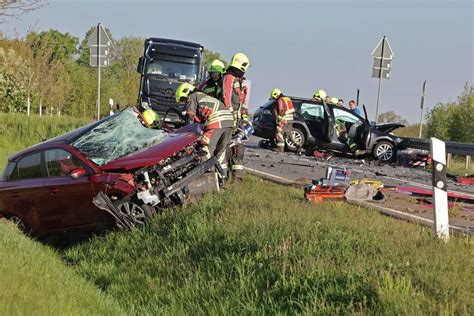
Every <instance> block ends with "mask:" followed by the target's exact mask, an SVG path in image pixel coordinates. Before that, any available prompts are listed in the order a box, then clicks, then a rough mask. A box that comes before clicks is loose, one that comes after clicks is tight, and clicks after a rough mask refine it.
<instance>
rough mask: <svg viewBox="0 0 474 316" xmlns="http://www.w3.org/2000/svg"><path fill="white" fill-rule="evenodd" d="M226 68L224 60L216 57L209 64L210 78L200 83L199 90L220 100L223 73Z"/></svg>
mask: <svg viewBox="0 0 474 316" xmlns="http://www.w3.org/2000/svg"><path fill="white" fill-rule="evenodd" d="M224 68H225V65H224V63H223V62H222V61H220V60H219V59H214V60H213V61H212V62H211V63H210V64H209V66H207V71H208V73H209V79H208V80H205V81H203V82H201V83H200V84H199V85H198V90H199V91H202V92H204V93H205V94H207V95H210V96H211V97H213V98H216V99H218V100H220V99H222V75H223V74H224Z"/></svg>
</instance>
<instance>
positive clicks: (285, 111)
mask: <svg viewBox="0 0 474 316" xmlns="http://www.w3.org/2000/svg"><path fill="white" fill-rule="evenodd" d="M274 112H275V118H276V119H280V120H282V119H285V120H286V121H287V122H288V121H293V114H294V113H295V108H294V107H293V102H292V101H291V99H290V98H288V97H280V98H278V99H277V102H276V105H275V107H274Z"/></svg>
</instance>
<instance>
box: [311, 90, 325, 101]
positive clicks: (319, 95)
mask: <svg viewBox="0 0 474 316" xmlns="http://www.w3.org/2000/svg"><path fill="white" fill-rule="evenodd" d="M313 98H318V99H324V98H326V91H324V90H316V92H315V93H314V95H313Z"/></svg>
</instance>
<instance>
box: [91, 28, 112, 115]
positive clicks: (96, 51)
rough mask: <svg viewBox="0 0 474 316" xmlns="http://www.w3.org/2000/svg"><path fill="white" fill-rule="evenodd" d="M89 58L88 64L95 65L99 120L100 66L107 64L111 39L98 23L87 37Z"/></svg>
mask: <svg viewBox="0 0 474 316" xmlns="http://www.w3.org/2000/svg"><path fill="white" fill-rule="evenodd" d="M88 44H89V48H90V58H89V65H90V66H91V67H97V120H100V68H101V67H107V66H108V65H109V54H110V45H111V44H112V41H111V40H110V37H109V35H108V34H107V32H105V29H104V27H103V26H102V25H101V24H100V23H99V24H97V28H96V29H95V31H94V33H92V35H91V37H90V38H89V42H88Z"/></svg>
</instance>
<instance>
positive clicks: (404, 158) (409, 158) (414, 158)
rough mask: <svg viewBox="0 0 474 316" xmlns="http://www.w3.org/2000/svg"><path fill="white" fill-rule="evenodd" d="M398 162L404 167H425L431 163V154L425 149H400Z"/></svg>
mask: <svg viewBox="0 0 474 316" xmlns="http://www.w3.org/2000/svg"><path fill="white" fill-rule="evenodd" d="M397 164H398V165H401V166H403V167H411V168H417V167H422V168H423V167H426V166H427V165H428V164H431V155H430V153H429V152H427V151H423V150H413V149H406V150H400V151H398V152H397Z"/></svg>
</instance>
